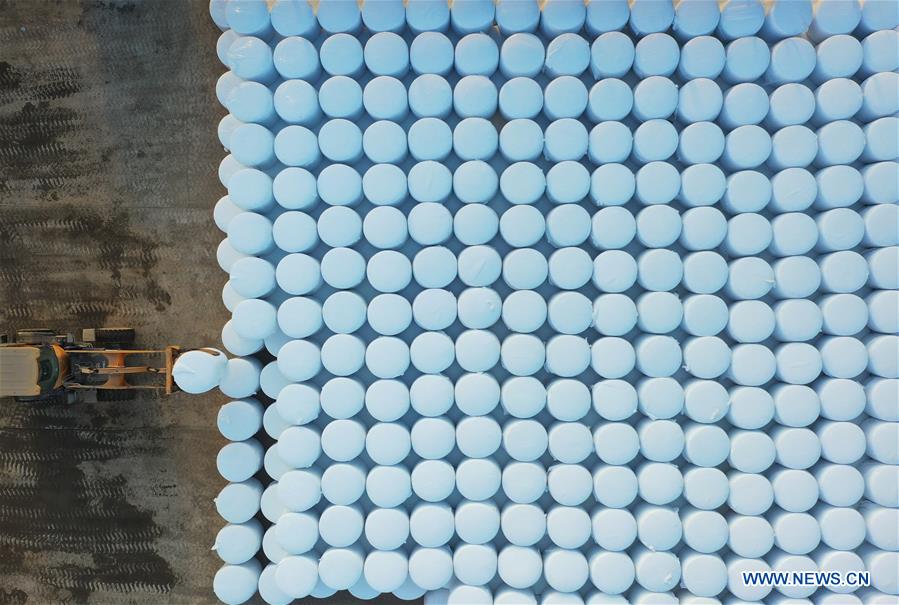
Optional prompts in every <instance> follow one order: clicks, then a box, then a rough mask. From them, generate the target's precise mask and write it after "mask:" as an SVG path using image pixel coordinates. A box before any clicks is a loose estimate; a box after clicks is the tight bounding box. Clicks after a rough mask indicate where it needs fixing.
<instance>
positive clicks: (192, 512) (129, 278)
mask: <svg viewBox="0 0 899 605" xmlns="http://www.w3.org/2000/svg"><path fill="white" fill-rule="evenodd" d="M217 35H218V32H217V30H216V28H215V27H214V25H213V24H212V23H211V21H210V19H209V17H208V14H207V3H206V2H202V1H195V2H189V1H180V0H179V1H175V0H159V1H153V2H151V1H147V2H131V3H125V2H81V3H79V2H74V1H66V2H51V1H50V0H19V1H11V2H10V1H3V2H0V331H7V332H8V331H12V330H15V329H17V328H23V327H51V328H54V329H57V330H61V331H65V330H72V329H80V328H82V327H91V326H102V325H111V326H121V325H129V326H133V327H135V328H136V329H137V332H138V339H139V343H140V344H142V345H147V346H161V345H165V344H169V343H173V344H180V345H184V346H199V345H204V344H208V343H216V342H217V341H218V339H219V329H220V327H221V325H222V324H223V322H224V321H225V316H226V310H225V309H224V307H223V306H222V304H221V302H220V298H219V292H220V290H221V287H222V285H223V283H224V281H223V280H224V276H223V274H222V273H221V271H220V269H219V268H218V265H217V264H216V261H215V247H216V245H217V244H218V241H219V240H220V239H221V236H220V234H219V232H218V231H217V230H216V228H215V225H214V224H213V221H212V206H213V204H214V203H215V201H216V200H217V199H218V198H219V197H220V196H221V195H223V192H222V188H221V186H220V184H219V183H218V179H217V177H216V170H217V163H218V159H219V158H220V157H221V156H222V153H223V152H222V150H221V147H220V145H219V143H218V140H217V138H216V134H215V127H216V124H217V122H218V119H219V118H220V116H221V115H222V113H221V111H222V110H221V108H220V107H219V106H218V105H217V103H216V102H215V96H214V86H215V80H216V78H217V77H218V75H219V74H220V73H221V71H222V67H221V66H220V65H219V64H218V62H217V59H216V56H215V40H216V37H217ZM221 399H222V398H221V396H220V395H209V396H203V397H188V396H185V395H183V394H176V395H173V396H171V397H168V398H165V399H162V398H158V397H146V396H144V397H141V398H139V399H136V400H134V401H130V402H124V403H98V404H79V405H77V406H71V407H33V406H23V405H20V404H16V403H14V402H11V401H9V400H0V605H5V604H10V605H12V604H15V605H18V604H24V603H28V604H39V605H43V604H47V603H116V604H119V603H154V604H155V603H213V602H216V600H215V598H214V597H213V595H212V591H211V582H212V576H213V574H214V573H215V570H216V569H217V567H218V565H219V562H218V561H217V558H216V557H215V555H214V553H212V552H210V546H211V544H212V541H213V539H214V537H215V532H216V531H217V530H218V528H219V526H220V524H221V522H220V520H219V519H218V518H217V516H216V514H215V509H214V506H213V502H212V499H213V497H214V496H215V494H216V493H217V492H218V490H219V489H220V488H221V487H222V481H221V479H220V478H219V477H218V476H217V474H216V470H215V455H216V452H217V450H218V448H219V447H220V446H221V444H222V443H223V442H222V440H221V438H220V437H219V436H218V434H217V432H216V431H215V414H216V411H217V406H218V405H219V403H220V402H221Z"/></svg>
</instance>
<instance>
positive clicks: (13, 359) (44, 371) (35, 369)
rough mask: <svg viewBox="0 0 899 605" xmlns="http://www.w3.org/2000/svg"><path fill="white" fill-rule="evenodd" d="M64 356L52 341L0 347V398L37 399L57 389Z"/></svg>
mask: <svg viewBox="0 0 899 605" xmlns="http://www.w3.org/2000/svg"><path fill="white" fill-rule="evenodd" d="M66 365H67V363H66V355H65V352H64V350H63V349H62V347H60V346H59V345H56V344H45V345H16V344H11V345H2V346H0V397H20V398H32V397H33V398H40V397H43V396H46V395H50V394H51V393H53V392H55V391H57V390H59V389H61V388H62V386H63V381H64V378H65V375H66V373H67V368H66V367H64V366H66Z"/></svg>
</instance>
